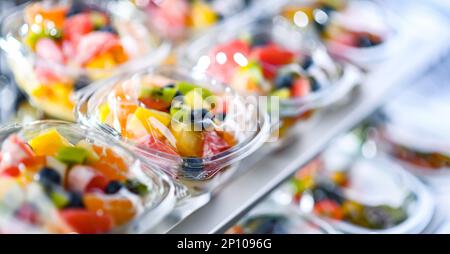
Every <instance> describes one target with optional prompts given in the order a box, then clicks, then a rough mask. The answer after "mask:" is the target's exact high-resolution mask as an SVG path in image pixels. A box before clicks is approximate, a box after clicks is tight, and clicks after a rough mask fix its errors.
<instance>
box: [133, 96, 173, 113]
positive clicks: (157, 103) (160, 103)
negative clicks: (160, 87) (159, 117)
mask: <svg viewBox="0 0 450 254" xmlns="http://www.w3.org/2000/svg"><path fill="white" fill-rule="evenodd" d="M139 101H140V102H142V104H144V105H145V107H146V108H148V109H154V110H158V111H165V112H166V111H168V109H169V107H170V102H167V101H166V100H164V99H163V98H157V97H153V98H152V97H144V98H139Z"/></svg>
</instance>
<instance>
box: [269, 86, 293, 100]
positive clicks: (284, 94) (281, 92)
mask: <svg viewBox="0 0 450 254" xmlns="http://www.w3.org/2000/svg"><path fill="white" fill-rule="evenodd" d="M270 96H278V97H280V99H289V98H290V97H291V91H290V90H289V89H288V88H281V89H278V90H275V91H273V92H272V93H270Z"/></svg>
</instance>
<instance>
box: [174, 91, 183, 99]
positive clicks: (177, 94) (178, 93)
mask: <svg viewBox="0 0 450 254" xmlns="http://www.w3.org/2000/svg"><path fill="white" fill-rule="evenodd" d="M178 96H183V94H182V93H181V92H180V91H178V90H177V92H176V93H175V96H174V98H176V97H178ZM183 100H184V99H183Z"/></svg>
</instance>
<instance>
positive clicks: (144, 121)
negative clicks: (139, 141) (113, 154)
mask: <svg viewBox="0 0 450 254" xmlns="http://www.w3.org/2000/svg"><path fill="white" fill-rule="evenodd" d="M171 120H172V118H171V116H170V115H169V114H167V113H165V112H162V111H158V110H153V109H146V108H142V107H138V108H137V109H136V111H135V112H134V114H133V115H132V116H131V117H130V119H129V120H128V122H127V126H126V133H127V136H130V137H132V138H139V137H143V136H146V135H147V134H151V135H157V133H160V130H159V129H158V127H157V123H155V122H154V121H158V122H159V123H161V124H162V125H163V126H166V127H167V126H169V124H170V122H171ZM144 130H145V131H146V133H143V132H144ZM143 134H145V135H143Z"/></svg>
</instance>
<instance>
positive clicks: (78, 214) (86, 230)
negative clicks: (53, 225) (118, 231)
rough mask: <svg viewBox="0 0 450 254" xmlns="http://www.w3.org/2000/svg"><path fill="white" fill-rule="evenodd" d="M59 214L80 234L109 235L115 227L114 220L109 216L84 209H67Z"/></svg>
mask: <svg viewBox="0 0 450 254" xmlns="http://www.w3.org/2000/svg"><path fill="white" fill-rule="evenodd" d="M59 214H60V216H61V218H62V219H63V220H64V221H65V222H66V223H67V224H68V225H69V226H70V227H72V229H73V230H74V231H75V232H77V233H80V234H100V233H107V232H109V231H111V229H112V227H113V221H112V218H111V216H109V215H107V214H99V213H96V212H91V211H87V210H84V209H65V210H63V211H61V212H60V213H59Z"/></svg>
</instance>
